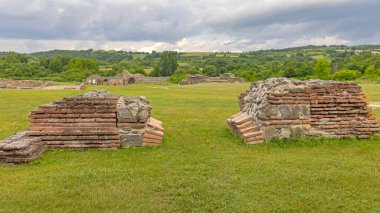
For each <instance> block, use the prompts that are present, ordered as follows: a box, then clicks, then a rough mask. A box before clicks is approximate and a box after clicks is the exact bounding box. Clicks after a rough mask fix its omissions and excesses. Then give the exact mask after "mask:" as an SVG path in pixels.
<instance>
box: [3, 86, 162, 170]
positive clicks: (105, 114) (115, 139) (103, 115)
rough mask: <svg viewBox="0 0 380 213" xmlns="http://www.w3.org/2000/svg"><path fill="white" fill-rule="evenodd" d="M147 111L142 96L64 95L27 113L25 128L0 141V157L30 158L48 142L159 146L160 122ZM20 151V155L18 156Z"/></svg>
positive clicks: (50, 144) (62, 145) (73, 145)
mask: <svg viewBox="0 0 380 213" xmlns="http://www.w3.org/2000/svg"><path fill="white" fill-rule="evenodd" d="M150 114H151V107H150V106H149V103H148V101H147V100H146V98H144V97H139V98H133V97H124V96H120V95H115V94H111V93H108V92H105V91H94V92H89V93H85V94H81V95H76V96H72V97H66V98H64V99H63V100H60V101H56V102H53V103H51V104H45V105H41V106H39V107H38V109H37V110H34V111H32V112H31V113H30V126H29V128H28V131H25V132H22V133H18V134H16V135H14V136H11V137H10V138H7V139H5V140H4V141H0V160H1V159H2V161H3V162H6V163H22V162H29V161H31V160H33V159H35V158H36V157H38V156H39V155H40V154H41V153H42V152H43V151H44V150H45V147H46V146H47V147H54V148H85V149H118V148H120V147H129V146H153V145H160V144H161V143H162V139H163V128H162V123H161V122H160V121H158V120H156V119H154V118H151V117H150ZM14 145H17V146H18V147H17V146H16V148H14V147H15V146H14ZM19 155H20V156H24V157H18V158H17V157H16V156H19ZM16 158H17V159H16ZM22 158H24V160H23V159H22ZM14 159H16V160H14Z"/></svg>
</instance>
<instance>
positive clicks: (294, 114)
mask: <svg viewBox="0 0 380 213" xmlns="http://www.w3.org/2000/svg"><path fill="white" fill-rule="evenodd" d="M239 105H240V112H239V113H237V114H235V115H233V116H231V117H230V118H229V119H227V125H228V127H229V129H230V130H231V131H232V132H233V133H235V134H236V135H238V136H239V137H240V138H241V139H242V140H244V141H245V142H246V143H247V144H256V143H262V142H264V141H271V140H272V139H282V138H291V137H300V136H315V137H327V138H345V137H352V136H355V137H357V138H359V139H364V138H369V137H370V136H372V135H373V134H375V133H377V132H379V131H380V128H379V125H378V124H377V123H376V120H375V118H374V117H373V116H372V114H371V112H370V110H369V108H368V102H367V100H366V99H365V97H364V95H363V93H362V91H361V88H360V87H359V86H358V85H357V84H354V83H342V82H335V81H322V80H310V81H299V80H294V79H286V78H271V79H268V80H265V81H258V82H256V83H253V84H252V85H251V87H250V89H249V90H248V91H247V92H246V93H245V94H241V95H240V96H239Z"/></svg>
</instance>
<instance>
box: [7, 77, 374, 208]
mask: <svg viewBox="0 0 380 213" xmlns="http://www.w3.org/2000/svg"><path fill="white" fill-rule="evenodd" d="M362 86H363V91H364V93H365V94H366V95H367V97H368V100H369V101H370V102H378V103H380V85H379V84H363V85H362ZM248 87H249V84H248V83H245V84H199V85H189V86H177V85H173V84H162V85H160V84H134V85H129V86H125V87H107V86H98V87H95V86H92V87H88V88H87V89H86V90H87V91H89V90H93V89H107V90H108V91H110V92H112V93H117V94H123V95H130V96H146V97H147V98H148V100H149V101H150V103H151V106H152V108H153V110H152V112H153V114H152V116H153V117H154V118H157V119H159V120H161V121H163V123H164V128H165V137H164V142H163V144H162V146H160V147H149V148H129V149H121V150H116V151H98V150H73V149H65V150H61V149H60V150H58V149H50V150H48V151H46V152H45V153H44V154H43V155H42V157H41V158H39V159H38V160H36V161H34V162H32V163H30V164H26V165H19V166H0V212H126V211H131V212H190V211H194V212H268V211H270V212H274V211H276V212H379V211H380V138H379V137H378V136H377V137H375V138H373V139H370V140H356V139H345V140H326V139H302V140H301V139H299V140H284V141H275V142H273V143H264V144H259V145H245V144H244V143H243V142H241V141H240V140H239V138H238V137H237V136H234V135H233V134H231V133H230V132H229V131H228V129H227V127H226V124H225V121H226V119H227V118H228V117H229V116H230V115H232V114H235V113H237V112H238V111H239V108H238V104H237V96H238V95H239V94H240V93H241V92H243V91H245V90H246V89H247V88H248ZM82 92H83V91H36V90H0V100H1V104H0V139H3V138H5V137H7V136H10V135H12V134H14V133H16V132H18V131H21V130H24V129H26V128H27V126H28V113H29V112H30V111H31V110H33V109H35V108H36V107H37V106H38V105H40V104H44V103H48V102H52V101H54V100H58V99H60V98H63V97H65V96H69V95H73V94H77V93H82ZM373 112H374V114H375V116H377V118H378V120H379V121H380V119H379V118H380V108H379V109H376V110H374V111H373Z"/></svg>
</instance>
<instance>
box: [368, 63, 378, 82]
mask: <svg viewBox="0 0 380 213" xmlns="http://www.w3.org/2000/svg"><path fill="white" fill-rule="evenodd" d="M364 76H365V78H367V79H372V80H377V79H379V78H380V69H376V67H375V65H371V66H369V67H367V69H365V72H364Z"/></svg>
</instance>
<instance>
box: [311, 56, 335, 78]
mask: <svg viewBox="0 0 380 213" xmlns="http://www.w3.org/2000/svg"><path fill="white" fill-rule="evenodd" d="M330 66H331V63H330V61H329V60H327V59H325V58H320V59H318V60H317V63H316V64H315V66H314V77H315V78H319V79H329V78H330V72H331V67H330Z"/></svg>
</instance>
